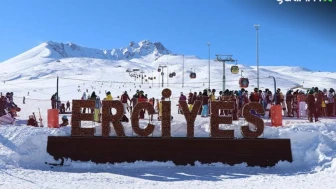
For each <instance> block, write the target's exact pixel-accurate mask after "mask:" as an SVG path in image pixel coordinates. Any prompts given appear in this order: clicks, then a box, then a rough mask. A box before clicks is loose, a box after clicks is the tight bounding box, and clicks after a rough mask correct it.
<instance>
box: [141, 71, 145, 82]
mask: <svg viewBox="0 0 336 189" xmlns="http://www.w3.org/2000/svg"><path fill="white" fill-rule="evenodd" d="M140 73H141V84H143V74H144V73H145V72H144V71H143V70H141V71H140Z"/></svg>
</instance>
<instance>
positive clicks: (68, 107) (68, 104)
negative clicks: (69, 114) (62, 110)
mask: <svg viewBox="0 0 336 189" xmlns="http://www.w3.org/2000/svg"><path fill="white" fill-rule="evenodd" d="M68 109H69V111H70V110H71V109H70V102H69V100H68V101H67V103H66V110H68Z"/></svg>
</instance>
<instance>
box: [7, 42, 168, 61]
mask: <svg viewBox="0 0 336 189" xmlns="http://www.w3.org/2000/svg"><path fill="white" fill-rule="evenodd" d="M167 54H172V53H171V52H170V51H169V50H168V49H166V48H165V47H164V46H163V44H162V43H160V42H151V41H149V40H143V41H140V42H138V43H135V42H134V41H131V42H130V43H129V45H128V46H127V47H123V48H114V49H111V50H102V49H94V48H87V47H82V46H80V45H77V44H74V43H58V42H54V41H47V42H44V43H42V44H40V45H38V46H37V47H35V48H32V49H30V50H28V51H27V52H25V53H23V54H20V55H18V56H16V57H14V58H12V59H10V60H9V61H10V62H13V61H15V62H20V61H22V60H26V59H29V58H33V57H36V56H38V57H40V58H52V59H62V58H74V57H77V58H79V57H81V58H96V59H109V60H126V59H132V58H141V57H145V56H148V55H150V56H152V57H154V58H158V57H160V56H162V55H167Z"/></svg>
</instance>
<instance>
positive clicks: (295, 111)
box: [178, 87, 336, 122]
mask: <svg viewBox="0 0 336 189" xmlns="http://www.w3.org/2000/svg"><path fill="white" fill-rule="evenodd" d="M179 100H180V101H181V100H187V103H188V105H189V109H190V110H191V109H192V106H193V104H194V102H195V101H196V100H200V101H201V102H202V107H201V108H200V110H199V115H201V117H208V116H209V114H210V110H209V106H211V102H212V101H233V102H234V105H235V108H234V110H221V111H220V114H221V115H229V114H231V115H232V116H233V119H236V117H241V116H242V108H243V107H244V105H245V104H247V103H250V102H258V103H260V104H261V105H262V106H263V108H264V110H265V114H262V115H259V116H269V117H270V116H271V115H270V113H269V110H270V108H271V106H272V105H281V106H282V110H283V114H284V116H288V117H294V116H295V117H297V118H299V117H307V118H308V120H309V121H310V122H313V118H314V121H315V122H317V121H318V118H319V117H332V116H335V113H336V103H335V100H336V95H335V91H334V89H333V88H330V89H329V90H327V89H323V90H322V91H321V90H319V89H318V87H313V88H311V89H308V90H307V91H306V92H305V91H303V90H298V89H297V90H295V91H293V90H292V89H291V90H288V91H287V92H286V93H285V95H284V94H283V93H282V91H281V89H280V88H278V89H277V90H276V92H275V94H272V92H271V91H270V90H269V89H265V90H264V91H262V90H259V89H258V88H254V91H253V92H250V93H249V92H248V91H247V90H245V89H244V88H242V89H241V90H239V91H232V90H231V91H230V90H229V89H226V90H225V91H224V92H223V91H220V92H219V94H218V96H217V95H216V90H215V89H212V90H209V89H204V91H203V92H199V93H198V94H197V92H193V93H192V92H190V93H189V95H188V97H186V96H185V95H184V94H183V93H182V92H181V96H180V98H179ZM178 112H179V113H183V112H182V110H181V109H180V108H179V110H178Z"/></svg>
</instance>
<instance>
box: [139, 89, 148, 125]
mask: <svg viewBox="0 0 336 189" xmlns="http://www.w3.org/2000/svg"><path fill="white" fill-rule="evenodd" d="M140 102H147V98H146V97H145V95H144V94H143V92H142V91H140V96H139V98H138V103H140ZM139 119H145V110H141V111H140V118H139Z"/></svg>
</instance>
